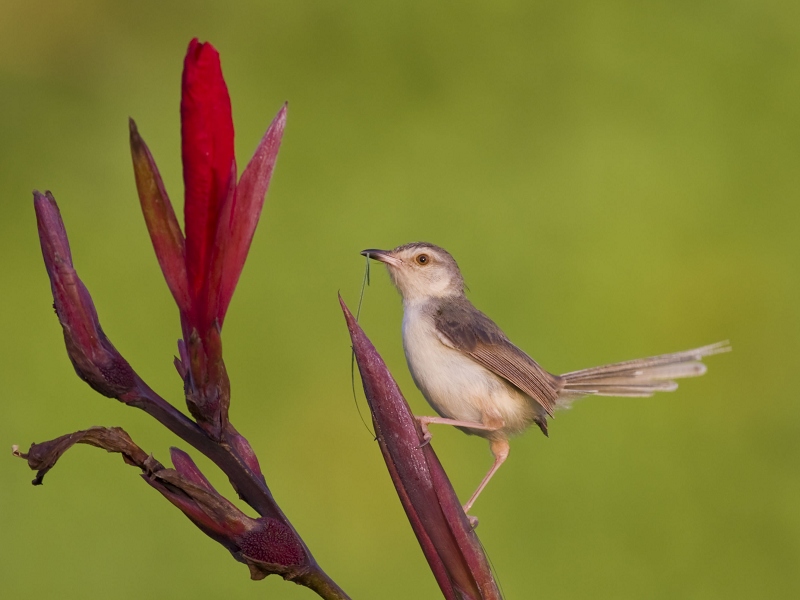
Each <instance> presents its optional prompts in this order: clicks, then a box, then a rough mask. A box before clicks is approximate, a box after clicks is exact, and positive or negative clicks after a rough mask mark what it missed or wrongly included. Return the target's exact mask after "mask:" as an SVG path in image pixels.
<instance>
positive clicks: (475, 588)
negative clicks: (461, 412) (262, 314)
mask: <svg viewBox="0 0 800 600" xmlns="http://www.w3.org/2000/svg"><path fill="white" fill-rule="evenodd" d="M339 302H340V304H341V306H342V310H343V311H344V315H345V320H346V321H347V328H348V330H349V331H350V338H351V339H352V341H353V351H354V352H355V355H356V361H357V363H358V369H359V372H360V373H361V379H362V382H363V384H364V393H365V394H366V396H367V401H368V402H369V406H370V411H371V412H372V419H373V423H374V425H375V434H376V437H377V438H378V444H379V446H380V449H381V452H382V454H383V457H384V460H385V461H386V466H387V467H388V469H389V474H390V475H391V477H392V482H393V483H394V485H395V488H396V489H397V493H398V496H399V497H400V501H401V502H402V504H403V508H404V509H405V511H406V515H407V516H408V519H409V521H410V523H411V527H412V528H413V529H414V533H415V534H416V536H417V540H419V543H420V546H421V547H422V551H423V553H424V554H425V558H426V559H427V560H428V564H429V565H430V567H431V570H432V571H433V574H434V577H436V581H437V583H438V584H439V587H440V588H441V590H442V593H443V594H444V596H445V598H448V599H450V598H453V599H461V598H469V599H472V600H479V599H482V600H483V599H485V600H489V599H492V600H498V599H500V598H501V595H500V590H499V589H498V587H497V584H496V583H495V581H494V577H493V576H492V571H491V568H490V566H489V561H488V559H487V558H486V555H485V554H484V552H483V549H482V547H481V544H480V541H479V540H478V537H477V535H476V534H475V531H474V530H473V529H472V527H471V526H470V524H469V521H468V520H467V517H466V515H465V514H464V511H463V510H462V509H461V506H460V504H459V502H458V497H457V496H456V493H455V491H454V490H453V486H452V485H451V484H450V481H449V479H448V478H447V475H446V473H445V472H444V470H443V469H442V465H441V464H440V463H439V460H438V458H437V457H436V453H435V452H434V451H433V448H431V445H430V444H427V445H425V446H422V435H421V431H420V430H419V426H418V424H417V422H416V420H415V419H414V417H413V415H412V414H411V409H410V408H409V407H408V403H407V402H406V400H405V398H403V395H402V394H401V393H400V389H399V388H398V387H397V383H396V382H395V380H394V378H393V377H392V375H391V373H389V369H388V368H387V367H386V364H385V363H384V362H383V359H382V358H381V357H380V355H379V354H378V352H377V350H375V347H374V346H373V345H372V343H371V342H370V341H369V339H368V338H367V336H366V335H365V334H364V332H363V331H362V330H361V327H359V325H358V323H357V322H356V320H355V318H354V317H353V315H352V314H351V313H350V311H349V310H348V308H347V306H346V305H345V303H344V301H343V300H342V299H341V297H339Z"/></svg>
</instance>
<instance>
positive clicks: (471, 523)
mask: <svg viewBox="0 0 800 600" xmlns="http://www.w3.org/2000/svg"><path fill="white" fill-rule="evenodd" d="M464 514H465V515H467V511H464ZM467 521H469V526H470V527H472V528H473V529H476V528H477V527H478V522H479V521H478V517H473V516H472V515H467Z"/></svg>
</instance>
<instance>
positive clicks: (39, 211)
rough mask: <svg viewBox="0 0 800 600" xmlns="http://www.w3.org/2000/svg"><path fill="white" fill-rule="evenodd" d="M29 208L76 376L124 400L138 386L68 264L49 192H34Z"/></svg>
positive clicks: (63, 234) (58, 217) (64, 240)
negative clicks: (104, 330)
mask: <svg viewBox="0 0 800 600" xmlns="http://www.w3.org/2000/svg"><path fill="white" fill-rule="evenodd" d="M33 204H34V208H35V209H36V221H37V225H38V227H39V240H40V241H41V245H42V255H43V257H44V264H45V267H46V268H47V274H48V275H49V277H50V288H51V289H52V291H53V306H54V307H55V309H56V315H57V316H58V320H59V322H60V323H61V327H62V328H63V330H64V342H65V344H66V346H67V354H68V355H69V358H70V360H71V361H72V365H73V366H74V367H75V372H76V373H77V374H78V376H79V377H80V378H81V379H83V380H84V381H85V382H86V383H88V384H89V385H90V386H92V388H94V389H95V390H97V391H98V392H100V393H101V394H103V395H104V396H108V397H109V398H117V399H120V400H124V396H125V395H126V394H127V393H129V392H130V391H131V390H133V389H134V388H135V387H136V385H137V378H136V375H135V373H134V372H133V369H132V368H131V366H130V365H129V364H128V362H127V361H126V360H125V359H124V358H122V355H120V353H119V352H117V349H116V348H114V346H113V344H112V343H111V342H110V341H109V339H108V338H107V337H106V335H105V334H104V333H103V330H102V328H101V327H100V321H99V319H98V317H97V311H96V310H95V307H94V303H93V302H92V297H91V296H90V295H89V290H87V289H86V286H85V285H83V282H82V281H81V280H80V278H79V277H78V273H77V272H76V271H75V267H74V266H73V264H72V253H71V252H70V248H69V240H68V239H67V231H66V229H65V228H64V222H63V221H62V219H61V213H60V212H59V210H58V205H57V204H56V200H55V198H53V195H52V194H51V193H50V192H47V193H46V194H40V193H39V192H36V191H35V192H33Z"/></svg>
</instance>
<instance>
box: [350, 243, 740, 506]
mask: <svg viewBox="0 0 800 600" xmlns="http://www.w3.org/2000/svg"><path fill="white" fill-rule="evenodd" d="M362 254H364V255H365V256H368V257H370V258H373V259H375V260H378V261H381V262H383V263H385V264H386V267H387V269H388V271H389V275H390V277H391V279H392V282H393V283H394V284H395V286H396V287H397V289H398V290H399V291H400V294H401V296H402V297H403V348H404V350H405V354H406V360H407V361H408V366H409V369H410V371H411V375H412V377H413V379H414V383H416V385H417V387H418V388H419V389H420V391H421V392H422V394H423V396H425V399H426V400H427V401H428V403H429V404H430V405H431V407H433V409H434V410H435V411H436V412H437V413H438V415H439V417H419V418H418V419H419V421H420V423H421V425H422V429H423V432H424V434H425V438H426V441H427V440H429V439H430V434H429V433H428V430H427V425H428V424H429V423H443V424H450V425H455V426H456V427H459V428H460V429H462V430H463V431H465V432H467V433H470V434H474V435H479V436H481V437H485V438H487V439H488V440H489V442H490V445H491V449H492V453H493V454H494V457H495V461H494V465H493V466H492V468H491V469H490V470H489V472H488V473H487V474H486V477H484V479H483V481H482V482H481V484H480V486H479V487H478V489H477V490H476V491H475V493H474V494H473V495H472V497H471V498H470V500H469V501H468V502H467V504H466V505H465V506H464V510H465V511H469V509H470V508H471V506H472V504H473V503H474V502H475V500H476V499H477V497H478V495H479V494H480V493H481V491H482V490H483V488H484V487H485V486H486V484H487V483H488V481H489V479H491V477H492V475H494V473H495V472H496V471H497V469H498V468H499V467H500V465H501V464H502V463H503V461H505V459H506V458H507V457H508V450H509V444H508V439H509V438H510V437H511V436H513V435H516V434H519V433H522V432H523V431H524V430H525V429H526V428H527V427H528V426H530V425H531V424H533V423H536V425H538V427H539V428H540V429H541V430H542V432H543V433H544V434H545V435H547V417H548V416H553V413H554V411H555V410H556V409H557V408H563V407H565V406H568V405H569V403H570V402H572V401H573V400H575V399H576V398H580V397H584V396H591V395H594V396H638V397H644V396H652V395H653V394H654V393H655V392H669V391H673V390H675V389H676V388H677V387H678V384H677V383H676V382H675V379H679V378H682V377H696V376H698V375H702V374H703V373H705V372H706V367H705V365H704V364H703V363H702V362H701V361H702V359H703V358H704V357H706V356H709V355H711V354H717V353H720V352H726V351H728V350H730V346H729V345H728V343H727V342H720V343H717V344H711V345H709V346H703V347H701V348H696V349H694V350H686V351H684V352H675V353H672V354H663V355H660V356H653V357H649V358H641V359H636V360H630V361H625V362H621V363H614V364H610V365H605V366H601V367H594V368H590V369H583V370H580V371H573V372H571V373H565V374H563V375H554V374H552V373H549V372H547V371H546V370H544V369H543V368H542V367H540V366H539V364H538V363H536V361H534V360H533V359H532V358H531V357H530V356H528V355H527V354H526V353H525V352H524V351H522V350H520V349H519V348H517V347H516V346H515V345H514V344H512V343H511V341H509V339H508V337H506V335H505V334H504V333H503V331H502V330H501V329H500V328H499V327H498V326H497V325H496V324H495V323H494V322H493V321H492V320H491V319H490V318H489V317H487V316H486V315H485V314H483V313H482V312H480V311H479V310H478V309H476V308H475V307H474V306H473V305H472V303H471V302H470V301H469V299H467V297H466V295H465V294H464V280H463V278H462V276H461V272H460V270H459V268H458V265H457V264H456V261H455V260H454V259H453V257H452V256H450V254H449V253H448V252H447V251H446V250H445V249H444V248H440V247H439V246H435V245H433V244H428V243H424V242H416V243H412V244H406V245H404V246H399V247H398V248H395V249H394V250H364V251H363V252H362Z"/></svg>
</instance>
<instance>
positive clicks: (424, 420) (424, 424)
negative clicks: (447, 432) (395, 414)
mask: <svg viewBox="0 0 800 600" xmlns="http://www.w3.org/2000/svg"><path fill="white" fill-rule="evenodd" d="M414 418H415V419H416V420H417V423H419V426H420V427H421V428H422V445H423V446H425V445H426V444H427V443H428V442H430V441H431V438H432V437H433V436H432V435H431V432H430V431H428V425H430V424H431V423H433V424H434V425H452V426H453V427H469V428H470V429H485V430H486V431H495V430H497V429H500V428H501V427H503V422H502V421H501V422H500V423H499V424H494V425H485V424H483V423H479V422H478V421H457V420H456V419H446V418H444V417H414Z"/></svg>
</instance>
